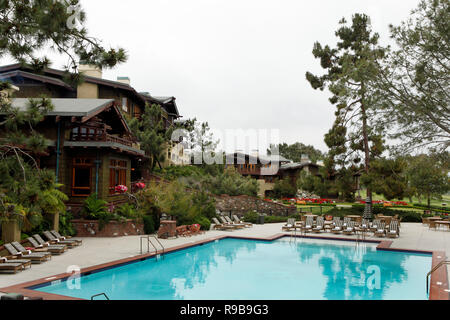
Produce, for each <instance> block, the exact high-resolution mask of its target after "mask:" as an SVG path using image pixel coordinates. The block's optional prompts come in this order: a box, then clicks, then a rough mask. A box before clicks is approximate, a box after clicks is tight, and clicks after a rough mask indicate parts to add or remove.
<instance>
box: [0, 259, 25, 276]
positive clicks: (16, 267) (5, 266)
mask: <svg viewBox="0 0 450 320" xmlns="http://www.w3.org/2000/svg"><path fill="white" fill-rule="evenodd" d="M23 269H24V267H23V265H22V264H21V263H8V262H3V260H0V272H1V273H6V272H7V273H14V274H16V273H17V271H22V270H23Z"/></svg>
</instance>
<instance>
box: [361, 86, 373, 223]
mask: <svg viewBox="0 0 450 320" xmlns="http://www.w3.org/2000/svg"><path fill="white" fill-rule="evenodd" d="M361 89H362V90H364V84H362V85H361ZM361 114H362V131H363V132H362V133H363V139H364V154H365V159H364V171H365V172H366V174H369V168H370V150H369V135H368V133H367V114H366V108H365V105H364V96H363V97H362V99H361ZM366 191H367V201H366V208H365V209H366V210H365V212H369V213H370V218H371V217H372V189H371V187H370V186H367V189H366Z"/></svg>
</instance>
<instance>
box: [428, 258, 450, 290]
mask: <svg viewBox="0 0 450 320" xmlns="http://www.w3.org/2000/svg"><path fill="white" fill-rule="evenodd" d="M444 265H450V260H443V261H441V262H439V263H438V264H437V265H436V266H435V267H434V268H433V269H431V270H430V272H428V273H427V294H428V293H429V284H428V283H429V279H430V276H431V274H432V273H433V272H435V271H436V270H437V269H439V268H440V267H442V266H444Z"/></svg>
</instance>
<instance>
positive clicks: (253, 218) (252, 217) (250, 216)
mask: <svg viewBox="0 0 450 320" xmlns="http://www.w3.org/2000/svg"><path fill="white" fill-rule="evenodd" d="M258 216H259V214H257V213H256V212H252V211H250V212H247V213H246V214H245V215H244V219H243V220H244V221H245V222H250V223H257V222H258Z"/></svg>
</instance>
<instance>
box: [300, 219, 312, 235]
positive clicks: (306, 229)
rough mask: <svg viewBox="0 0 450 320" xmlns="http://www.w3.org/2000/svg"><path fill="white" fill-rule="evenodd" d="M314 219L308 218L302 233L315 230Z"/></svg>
mask: <svg viewBox="0 0 450 320" xmlns="http://www.w3.org/2000/svg"><path fill="white" fill-rule="evenodd" d="M313 224H314V218H313V217H307V218H306V221H305V225H304V226H302V227H301V230H302V232H310V231H311V230H312V228H313Z"/></svg>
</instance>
